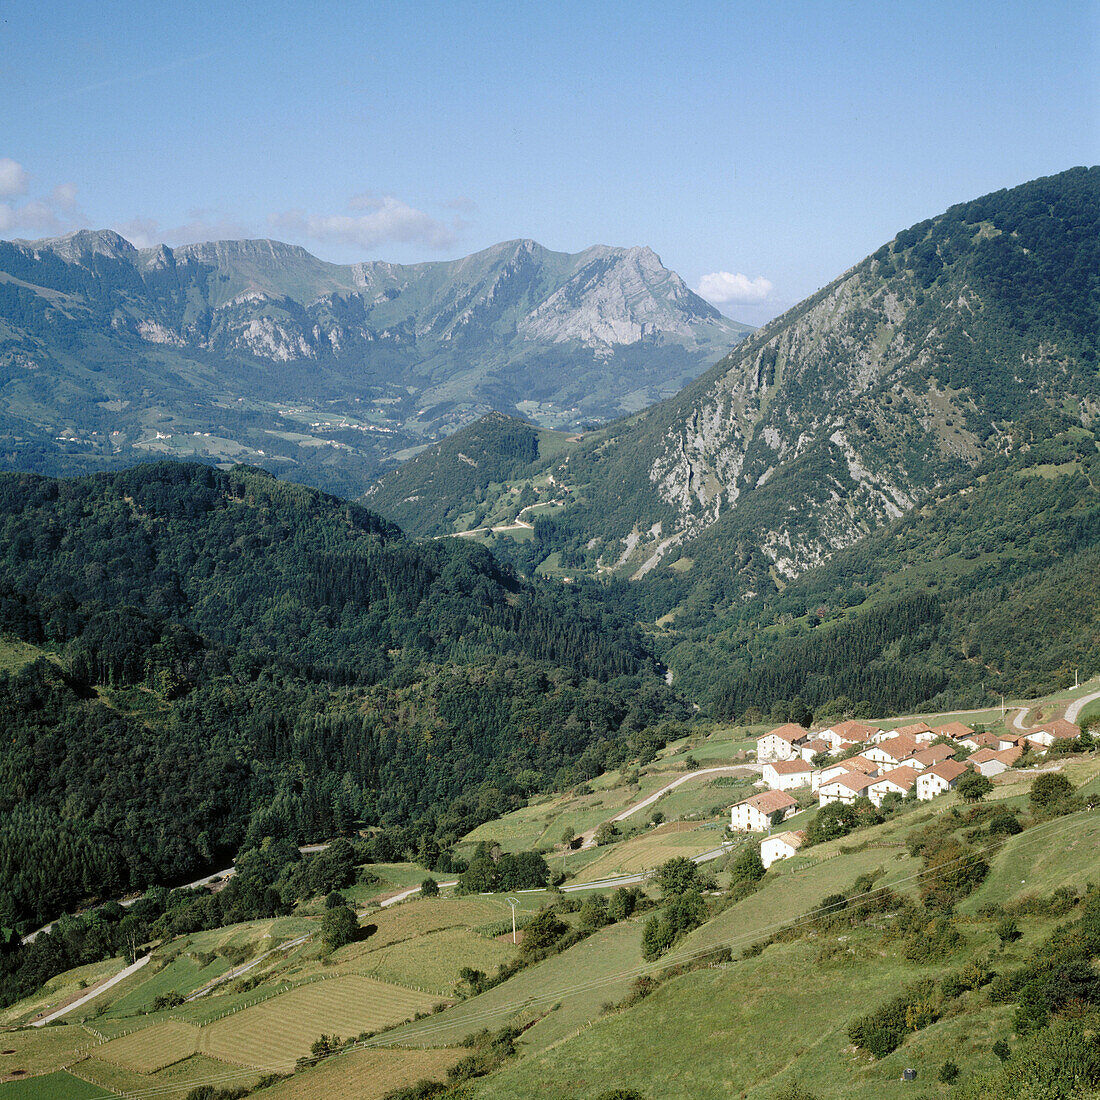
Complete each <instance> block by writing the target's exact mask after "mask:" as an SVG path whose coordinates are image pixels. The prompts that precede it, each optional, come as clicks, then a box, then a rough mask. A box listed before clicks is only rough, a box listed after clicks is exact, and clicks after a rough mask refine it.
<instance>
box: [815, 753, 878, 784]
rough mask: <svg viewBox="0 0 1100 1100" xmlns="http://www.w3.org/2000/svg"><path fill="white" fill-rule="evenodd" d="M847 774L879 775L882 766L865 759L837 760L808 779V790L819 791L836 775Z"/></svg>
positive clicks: (861, 757)
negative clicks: (823, 784)
mask: <svg viewBox="0 0 1100 1100" xmlns="http://www.w3.org/2000/svg"><path fill="white" fill-rule="evenodd" d="M849 772H861V773H862V774H863V775H881V774H882V766H881V765H879V764H876V763H875V762H874V761H873V760H868V759H867V757H865V756H863V755H860V756H849V757H848V759H847V760H838V761H837V762H836V763H835V764H826V765H825V767H823V768H819V769H818V770H817V771H816V772H814V773H813V775H812V776H811V777H810V790H812V791H816V790H820V788H821V784H822V783H828V782H829V780H830V779H835V778H836V777H837V776H838V775H847V774H848V773H849Z"/></svg>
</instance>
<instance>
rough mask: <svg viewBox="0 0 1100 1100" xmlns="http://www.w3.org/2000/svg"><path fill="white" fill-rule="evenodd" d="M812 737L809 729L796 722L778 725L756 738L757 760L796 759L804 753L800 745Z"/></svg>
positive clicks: (762, 761) (760, 761)
mask: <svg viewBox="0 0 1100 1100" xmlns="http://www.w3.org/2000/svg"><path fill="white" fill-rule="evenodd" d="M809 739H810V733H809V730H805V729H803V728H802V727H801V726H799V725H797V724H795V723H794V722H788V723H787V724H786V725H785V726H777V727H776V728H775V729H773V730H770V731H769V732H768V733H766V734H764V736H763V737H758V738H757V739H756V760H757V763H759V764H764V763H766V762H767V761H769V760H794V759H796V758H798V757H800V756H801V755H802V754H801V752H799V746H800V745H802V744H803V743H804V742H806V741H808V740H809Z"/></svg>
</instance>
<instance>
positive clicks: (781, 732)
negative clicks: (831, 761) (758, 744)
mask: <svg viewBox="0 0 1100 1100" xmlns="http://www.w3.org/2000/svg"><path fill="white" fill-rule="evenodd" d="M809 736H810V731H809V730H806V729H803V728H802V727H801V726H800V725H799V724H798V723H797V722H788V723H787V724H786V725H785V726H776V727H775V729H773V730H768V732H767V733H765V734H764V737H780V738H782V739H783V740H784V741H789V742H790V743H791V744H792V745H793V744H794V743H795V742H796V741H804V740H805V739H806V738H807V737H809ZM762 740H763V737H758V738H757V741H762Z"/></svg>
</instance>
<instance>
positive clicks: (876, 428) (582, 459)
mask: <svg viewBox="0 0 1100 1100" xmlns="http://www.w3.org/2000/svg"><path fill="white" fill-rule="evenodd" d="M1097 270H1100V169H1088V170H1086V169H1075V170H1073V171H1070V172H1067V173H1063V174H1062V175H1060V176H1054V177H1050V178H1049V179H1044V180H1036V181H1034V182H1033V183H1030V184H1025V185H1023V186H1022V187H1019V188H1015V189H1013V190H1011V191H1005V192H998V193H996V194H994V195H989V196H986V197H984V198H983V199H978V200H975V201H973V202H970V203H965V204H962V205H960V206H957V207H953V208H952V209H951V210H949V211H947V212H946V213H945V214H943V215H941V216H940V217H938V218H935V219H931V220H929V221H927V222H924V223H921V224H920V225H917V226H914V227H912V228H911V229H909V230H906V231H904V232H903V233H900V234H898V236H897V238H895V240H894V241H892V242H890V243H889V244H888V245H884V246H883V247H882V248H881V249H879V250H878V251H877V252H876V253H875V254H874V255H873V256H870V257H868V258H867V259H866V260H864V261H863V262H862V263H860V264H858V265H857V266H856V267H854V268H852V269H851V270H850V271H848V272H846V273H845V274H843V275H842V276H841V277H840V278H838V279H837V280H835V281H834V282H833V283H832V284H830V285H829V286H828V287H826V288H824V289H823V290H822V291H820V292H819V293H817V294H816V295H814V296H813V297H812V298H810V299H808V300H807V301H805V302H803V303H801V304H800V305H799V306H797V307H795V308H794V309H792V310H790V311H789V312H788V313H787V314H785V315H784V316H782V317H780V318H778V319H776V320H775V321H773V322H771V323H770V324H769V325H767V326H766V327H765V328H763V329H761V330H759V331H757V332H756V333H754V334H752V335H751V336H749V337H748V338H747V339H746V340H744V341H743V342H742V343H741V344H739V345H738V346H737V347H736V348H735V349H734V350H733V351H732V352H731V353H730V354H729V355H728V356H727V357H726V358H725V359H724V360H723V361H722V362H720V363H719V364H718V365H717V366H716V367H715V368H714V369H712V370H711V371H709V372H708V373H707V374H705V375H704V376H702V377H701V378H700V379H698V380H697V381H696V382H694V383H693V384H691V385H689V386H688V387H687V388H686V389H685V390H684V391H683V392H682V393H680V394H678V395H677V396H676V397H674V398H672V399H671V400H669V401H666V402H664V403H662V404H661V405H659V406H657V407H655V408H653V409H651V410H649V411H647V412H646V413H645V414H643V415H642V416H640V417H639V418H637V419H636V420H635V421H633V422H631V423H629V424H625V425H613V426H611V427H609V428H608V429H606V430H604V431H601V432H597V433H594V434H593V435H592V436H590V437H588V438H587V439H586V440H585V441H584V442H583V443H582V444H581V445H579V446H578V447H576V448H574V449H572V450H571V451H570V452H569V453H568V454H567V455H566V456H565V457H563V458H559V459H557V460H556V461H555V462H554V463H553V464H551V465H550V466H549V467H548V471H549V472H550V473H552V474H553V476H554V478H555V484H558V485H561V486H563V487H567V488H568V489H569V493H568V494H566V493H564V490H563V492H562V495H561V500H560V503H561V505H562V509H561V512H560V513H558V514H556V516H555V526H554V529H553V530H550V529H547V530H546V532H545V540H546V547H547V549H548V550H551V549H552V550H554V551H557V552H559V553H560V554H561V555H563V556H564V557H566V558H568V560H569V561H570V562H571V563H572V564H571V567H570V568H571V569H573V570H577V569H587V570H589V571H592V572H603V573H615V574H617V575H620V576H625V577H631V578H635V579H641V578H643V577H651V578H652V577H655V576H657V575H658V573H659V567H661V566H667V565H673V566H675V567H676V569H677V571H678V572H679V573H680V574H681V575H684V574H686V575H687V576H688V577H691V576H696V575H702V574H705V575H706V577H707V584H708V585H709V586H710V587H709V588H708V589H707V590H708V591H711V590H713V591H715V592H718V593H719V598H721V599H740V598H742V597H743V596H745V595H749V594H752V593H753V592H757V591H759V590H760V587H761V585H768V584H771V585H780V586H781V585H782V584H783V583H785V581H787V580H790V579H791V578H792V577H795V576H797V575H798V574H799V573H801V572H804V571H805V570H806V569H808V568H810V567H812V566H814V565H817V564H820V563H821V562H823V561H825V560H826V559H827V558H828V557H829V556H830V555H831V554H833V553H834V552H835V551H836V550H837V549H839V548H841V547H844V546H848V545H850V544H852V543H854V542H856V541H857V540H859V539H860V538H862V537H863V536H864V535H865V534H867V533H868V532H869V531H871V530H873V529H875V528H876V527H879V526H881V525H882V524H883V523H884V522H886V521H888V520H890V519H893V518H896V517H898V516H901V515H903V514H904V513H906V512H908V511H909V510H910V509H912V508H913V507H914V506H915V505H917V504H918V502H919V501H920V500H921V499H922V498H923V497H924V496H925V495H926V494H928V493H929V492H930V491H932V490H933V489H935V488H936V487H937V486H938V485H940V484H942V483H943V482H944V481H945V480H947V479H949V478H954V477H957V476H958V475H959V474H961V473H963V472H964V471H966V470H967V469H969V468H971V467H973V466H974V465H976V464H977V463H978V462H979V461H980V460H982V459H983V458H984V457H987V456H989V455H995V454H997V453H998V452H999V451H1003V450H1005V449H1009V448H1012V447H1017V446H1026V445H1027V444H1026V430H1025V429H1024V428H1023V425H1024V424H1025V423H1026V422H1027V421H1028V418H1029V417H1033V416H1036V415H1040V414H1046V413H1049V412H1051V411H1052V410H1055V411H1057V412H1058V413H1059V414H1060V415H1068V416H1071V417H1074V418H1077V420H1078V422H1079V423H1080V424H1081V425H1090V424H1091V423H1092V420H1093V418H1094V417H1095V415H1096V411H1097V407H1098V406H1097V398H1098V396H1100V386H1098V378H1097V369H1096V368H1097V362H1098V357H1097V356H1098V347H1097V342H1098V338H1100V291H1098V290H1097V288H1096V279H1095V273H1096V271H1097ZM415 491H416V490H415V486H413V487H412V488H411V489H410V492H415ZM683 583H684V582H683V581H681V587H682V584H683Z"/></svg>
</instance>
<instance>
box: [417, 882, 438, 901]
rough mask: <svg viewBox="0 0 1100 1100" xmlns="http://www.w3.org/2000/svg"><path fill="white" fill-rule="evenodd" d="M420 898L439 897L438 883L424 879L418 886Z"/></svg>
mask: <svg viewBox="0 0 1100 1100" xmlns="http://www.w3.org/2000/svg"><path fill="white" fill-rule="evenodd" d="M420 896H421V897H422V898H437V897H439V883H438V882H436V881H435V879H434V878H426V879H425V880H424V881H423V882H422V883H421V884H420Z"/></svg>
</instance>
